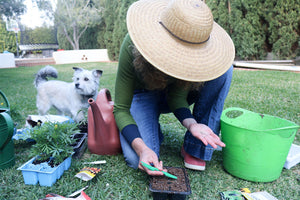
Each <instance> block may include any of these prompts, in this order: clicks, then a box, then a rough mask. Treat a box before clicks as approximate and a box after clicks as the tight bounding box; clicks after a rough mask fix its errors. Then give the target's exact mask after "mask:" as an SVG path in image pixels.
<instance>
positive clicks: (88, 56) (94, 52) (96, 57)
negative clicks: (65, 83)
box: [53, 49, 110, 64]
mask: <svg viewBox="0 0 300 200" xmlns="http://www.w3.org/2000/svg"><path fill="white" fill-rule="evenodd" d="M53 58H54V60H55V62H56V64H68V63H85V62H107V61H110V60H109V58H108V55H107V49H87V50H63V51H56V52H53Z"/></svg>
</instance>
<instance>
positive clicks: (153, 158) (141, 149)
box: [132, 138, 163, 176]
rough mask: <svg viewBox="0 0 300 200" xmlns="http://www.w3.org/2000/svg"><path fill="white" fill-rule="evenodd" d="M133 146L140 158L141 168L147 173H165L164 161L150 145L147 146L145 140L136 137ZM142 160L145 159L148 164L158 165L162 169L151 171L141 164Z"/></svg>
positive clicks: (157, 174) (154, 174)
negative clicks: (163, 171)
mask: <svg viewBox="0 0 300 200" xmlns="http://www.w3.org/2000/svg"><path fill="white" fill-rule="evenodd" d="M132 147H133V149H134V150H135V152H136V153H137V155H138V156H139V158H140V161H139V166H138V168H139V169H141V170H143V171H145V172H146V173H147V174H149V175H151V176H162V175H163V173H162V172H161V171H162V170H163V163H162V161H159V160H158V157H157V155H156V153H155V152H154V151H152V150H151V149H150V148H149V147H147V145H146V144H145V143H144V141H143V140H142V139H141V138H136V139H135V140H133V142H132ZM141 161H143V162H144V163H146V164H149V165H152V166H153V167H156V168H158V169H159V170H161V171H151V170H149V169H148V168H146V167H144V166H143V165H142V164H141Z"/></svg>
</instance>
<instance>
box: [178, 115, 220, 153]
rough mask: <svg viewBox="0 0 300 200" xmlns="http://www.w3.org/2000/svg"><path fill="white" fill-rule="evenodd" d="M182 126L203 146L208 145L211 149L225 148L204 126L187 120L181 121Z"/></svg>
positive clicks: (190, 119)
mask: <svg viewBox="0 0 300 200" xmlns="http://www.w3.org/2000/svg"><path fill="white" fill-rule="evenodd" d="M182 124H183V125H184V126H185V127H186V128H187V129H188V130H189V131H190V132H191V133H192V135H193V136H194V137H196V138H198V139H199V140H201V141H202V142H203V143H204V144H205V145H208V144H210V145H211V146H212V147H213V148H215V149H216V148H217V147H218V146H217V145H219V146H221V147H225V144H224V143H223V142H222V141H221V140H220V138H219V137H218V136H217V135H216V134H215V133H214V132H213V131H212V130H211V129H210V128H209V127H208V126H206V125H205V124H199V123H197V121H196V120H195V119H192V118H188V119H185V120H183V122H182Z"/></svg>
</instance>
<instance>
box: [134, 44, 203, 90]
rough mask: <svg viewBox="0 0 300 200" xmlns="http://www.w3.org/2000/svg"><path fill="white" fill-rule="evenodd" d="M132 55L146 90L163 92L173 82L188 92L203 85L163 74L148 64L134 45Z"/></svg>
mask: <svg viewBox="0 0 300 200" xmlns="http://www.w3.org/2000/svg"><path fill="white" fill-rule="evenodd" d="M132 54H133V56H134V60H133V66H134V68H135V70H136V72H137V73H138V76H140V77H141V78H142V80H143V81H144V83H145V85H146V89H148V90H163V89H165V88H166V87H167V86H168V84H169V83H170V82H173V81H174V80H175V81H176V82H177V84H178V85H183V86H184V87H185V88H186V89H188V90H198V89H199V88H200V87H201V86H202V85H203V82H188V81H184V80H180V79H176V78H174V77H171V76H169V75H167V74H165V73H163V72H162V71H160V70H158V69H157V68H156V67H154V66H153V65H152V64H151V63H149V62H148V61H147V60H146V59H145V58H144V57H143V56H142V54H141V53H140V52H139V51H138V50H137V48H136V47H135V46H134V45H133V47H132Z"/></svg>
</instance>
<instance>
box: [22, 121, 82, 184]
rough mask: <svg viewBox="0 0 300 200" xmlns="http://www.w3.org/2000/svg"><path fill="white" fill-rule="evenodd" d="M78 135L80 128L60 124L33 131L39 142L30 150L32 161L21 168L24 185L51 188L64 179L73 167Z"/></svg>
mask: <svg viewBox="0 0 300 200" xmlns="http://www.w3.org/2000/svg"><path fill="white" fill-rule="evenodd" d="M76 132H79V130H78V128H77V124H75V123H58V122H56V123H55V122H45V123H43V124H42V125H39V126H36V127H34V128H33V129H32V130H31V133H30V135H31V139H33V140H34V141H35V142H36V143H35V144H34V145H33V146H32V147H31V149H30V150H31V153H30V154H31V156H33V158H32V159H31V160H29V161H28V162H27V163H25V164H24V165H23V166H21V167H20V168H19V170H22V173H23V178H24V182H25V184H31V185H35V184H37V182H39V183H40V185H42V186H52V184H54V183H55V182H56V180H57V179H59V178H60V177H61V175H62V174H63V172H64V171H65V170H67V169H68V168H69V167H70V165H71V155H72V154H73V152H74V149H73V147H72V146H71V145H72V144H74V142H75V139H74V137H72V135H73V134H74V133H76ZM28 178H29V179H28Z"/></svg>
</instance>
